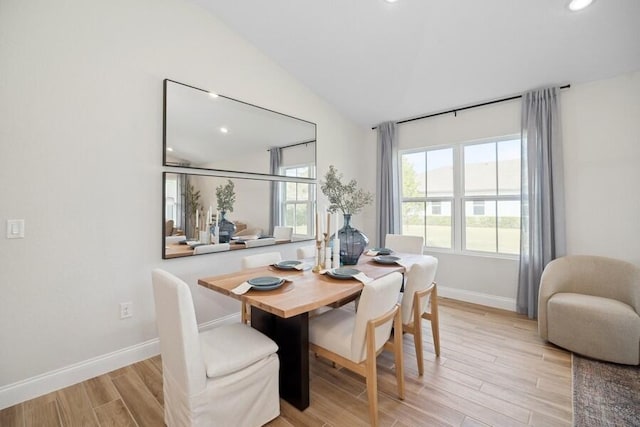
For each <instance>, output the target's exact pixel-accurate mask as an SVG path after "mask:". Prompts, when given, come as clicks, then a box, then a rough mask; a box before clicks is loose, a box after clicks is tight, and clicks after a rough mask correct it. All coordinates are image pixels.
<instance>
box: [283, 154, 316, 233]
mask: <svg viewBox="0 0 640 427" xmlns="http://www.w3.org/2000/svg"><path fill="white" fill-rule="evenodd" d="M305 167H306V168H309V177H312V176H315V169H314V168H315V164H313V163H302V164H297V165H287V166H281V167H280V168H279V174H280V175H284V176H287V177H288V178H298V177H294V176H290V175H286V171H287V170H290V169H299V168H305ZM289 182H293V183H295V184H308V185H309V199H308V200H304V201H300V200H297V199H296V200H287V190H286V189H287V183H289ZM279 188H280V190H279V195H278V199H279V200H280V218H282V225H285V226H286V224H285V222H284V221H285V219H286V215H287V206H289V205H293V206H294V212H296V209H295V206H297V205H307V224H308V225H307V234H296V233H295V229H296V227H295V225H294V226H293V229H294V234H293V236H294V237H296V238H306V237H313V236H315V230H314V229H313V228H314V227H315V221H314V213H315V201H314V200H315V197H313V195H314V194H313V192H314V191H315V185H313V183H311V182H301V181H291V180H287V181H284V182H281V184H280V185H279ZM294 221H295V220H294Z"/></svg>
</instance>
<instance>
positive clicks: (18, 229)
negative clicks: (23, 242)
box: [7, 219, 24, 239]
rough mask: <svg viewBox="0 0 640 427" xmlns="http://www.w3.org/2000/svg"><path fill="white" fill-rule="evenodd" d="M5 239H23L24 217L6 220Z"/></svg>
mask: <svg viewBox="0 0 640 427" xmlns="http://www.w3.org/2000/svg"><path fill="white" fill-rule="evenodd" d="M7 239H24V219H8V220H7Z"/></svg>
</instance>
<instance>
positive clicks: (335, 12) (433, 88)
mask: <svg viewBox="0 0 640 427" xmlns="http://www.w3.org/2000/svg"><path fill="white" fill-rule="evenodd" d="M193 1H195V2H196V3H198V4H200V5H202V6H203V7H204V8H206V9H207V10H208V11H210V12H211V13H213V14H214V15H216V16H217V17H218V18H219V19H220V20H222V21H223V22H225V23H226V24H227V25H228V26H229V27H231V28H232V29H233V30H235V31H236V32H237V33H239V34H240V35H241V36H243V37H244V38H245V39H247V40H248V41H249V42H250V43H252V44H253V45H254V46H256V47H257V48H258V49H259V50H261V51H262V52H264V54H266V55H267V56H269V57H270V58H271V59H272V60H274V61H275V62H276V63H278V64H279V65H280V66H281V67H282V68H284V69H285V70H287V71H288V72H289V73H290V74H292V75H293V76H294V77H295V78H297V79H298V80H299V81H301V82H302V83H303V84H305V85H306V86H307V87H309V88H310V89H311V90H313V91H314V92H315V93H317V94H318V95H320V96H321V97H323V98H324V99H326V100H327V101H328V102H329V103H330V104H332V105H333V106H334V107H335V108H337V109H338V110H339V111H341V112H342V113H344V114H345V115H346V116H347V117H349V118H351V119H352V120H353V121H355V122H356V123H358V124H361V125H363V126H370V125H375V124H377V123H380V122H383V121H387V120H401V119H404V118H409V117H415V116H419V115H422V114H426V113H432V112H437V111H442V110H445V109H449V108H454V107H460V106H464V105H469V104H472V103H477V102H483V101H489V100H492V99H496V98H501V97H505V96H511V95H515V94H520V93H521V92H523V91H525V90H528V89H532V88H535V87H539V86H545V85H551V84H566V83H571V84H575V83H581V82H587V81H592V80H598V79H602V78H607V77H611V76H615V75H617V74H621V73H625V72H630V71H635V70H639V69H640V1H639V0H595V2H594V3H593V4H592V5H591V6H590V7H589V8H587V9H585V10H583V11H580V12H570V11H569V10H568V8H567V3H568V0H399V1H398V2H397V3H393V4H390V3H387V2H385V1H383V0H269V1H264V0H233V1H229V0H193Z"/></svg>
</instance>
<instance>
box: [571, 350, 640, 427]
mask: <svg viewBox="0 0 640 427" xmlns="http://www.w3.org/2000/svg"><path fill="white" fill-rule="evenodd" d="M572 359H573V360H572V361H573V363H572V366H573V424H574V426H576V427H592V426H615V427H621V426H636V427H637V426H640V366H628V365H618V364H615V363H607V362H600V361H597V360H593V359H587V358H584V357H581V356H578V355H576V354H574V355H573V356H572Z"/></svg>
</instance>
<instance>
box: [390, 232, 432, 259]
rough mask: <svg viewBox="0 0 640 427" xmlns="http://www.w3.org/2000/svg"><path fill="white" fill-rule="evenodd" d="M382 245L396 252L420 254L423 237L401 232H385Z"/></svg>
mask: <svg viewBox="0 0 640 427" xmlns="http://www.w3.org/2000/svg"><path fill="white" fill-rule="evenodd" d="M384 246H385V247H387V248H389V249H393V250H394V251H396V252H404V253H407V254H420V255H422V248H423V247H424V237H422V236H403V235H401V234H387V236H386V237H385V239H384Z"/></svg>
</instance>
